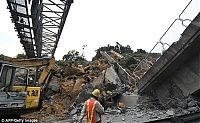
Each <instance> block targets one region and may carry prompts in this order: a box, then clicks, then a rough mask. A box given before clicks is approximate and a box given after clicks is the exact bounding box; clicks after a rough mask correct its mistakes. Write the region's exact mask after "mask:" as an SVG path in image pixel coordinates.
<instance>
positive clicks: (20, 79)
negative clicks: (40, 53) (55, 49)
mask: <svg viewBox="0 0 200 123" xmlns="http://www.w3.org/2000/svg"><path fill="white" fill-rule="evenodd" d="M41 66H47V67H45V68H43V70H42V71H41V73H40V76H39V78H38V79H35V81H33V79H32V77H33V74H31V72H33V71H30V70H32V69H30V67H32V68H39V67H41ZM59 70H60V68H59V66H58V65H57V64H56V62H55V59H54V58H52V59H50V60H49V59H12V60H10V61H9V62H7V61H0V115H5V113H6V114H8V113H12V114H22V113H26V112H27V111H32V110H35V109H40V108H41V106H42V101H43V99H44V94H45V89H46V87H47V86H48V82H49V77H50V75H51V73H52V72H53V71H59ZM34 73H35V72H34ZM35 74H37V73H35Z"/></svg>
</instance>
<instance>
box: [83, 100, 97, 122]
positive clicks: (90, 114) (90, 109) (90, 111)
mask: <svg viewBox="0 0 200 123" xmlns="http://www.w3.org/2000/svg"><path fill="white" fill-rule="evenodd" d="M96 103H97V101H96V100H95V99H93V98H91V99H89V100H87V103H86V117H87V123H96ZM100 123H101V116H100Z"/></svg>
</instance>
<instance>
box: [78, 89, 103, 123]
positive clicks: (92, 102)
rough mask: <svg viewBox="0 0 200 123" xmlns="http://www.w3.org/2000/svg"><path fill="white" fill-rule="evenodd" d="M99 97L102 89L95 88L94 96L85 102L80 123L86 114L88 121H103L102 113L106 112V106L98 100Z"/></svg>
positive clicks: (98, 122) (88, 122) (94, 122)
mask: <svg viewBox="0 0 200 123" xmlns="http://www.w3.org/2000/svg"><path fill="white" fill-rule="evenodd" d="M99 97H100V91H99V89H95V90H94V91H93V92H92V97H91V98H90V99H88V100H87V101H86V102H85V103H84V106H83V108H82V111H81V115H80V123H81V122H82V120H83V117H84V116H85V115H86V118H87V122H86V123H102V120H101V114H103V113H104V108H103V106H102V105H101V104H100V102H99V101H98V99H99Z"/></svg>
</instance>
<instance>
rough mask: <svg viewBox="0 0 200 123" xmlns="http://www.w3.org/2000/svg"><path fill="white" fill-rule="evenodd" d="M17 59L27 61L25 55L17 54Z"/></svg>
mask: <svg viewBox="0 0 200 123" xmlns="http://www.w3.org/2000/svg"><path fill="white" fill-rule="evenodd" d="M16 58H18V59H26V58H27V56H26V55H25V54H24V53H22V54H17V56H16Z"/></svg>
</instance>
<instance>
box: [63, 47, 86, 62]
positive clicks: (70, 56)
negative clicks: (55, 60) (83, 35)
mask: <svg viewBox="0 0 200 123" xmlns="http://www.w3.org/2000/svg"><path fill="white" fill-rule="evenodd" d="M62 59H63V60H64V61H66V62H71V63H73V62H75V61H86V60H85V58H83V56H81V55H80V54H79V52H78V51H76V50H71V51H69V52H68V53H67V54H65V55H64V56H63V58H62Z"/></svg>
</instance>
